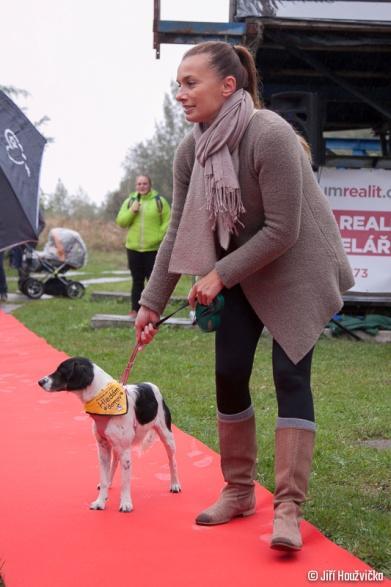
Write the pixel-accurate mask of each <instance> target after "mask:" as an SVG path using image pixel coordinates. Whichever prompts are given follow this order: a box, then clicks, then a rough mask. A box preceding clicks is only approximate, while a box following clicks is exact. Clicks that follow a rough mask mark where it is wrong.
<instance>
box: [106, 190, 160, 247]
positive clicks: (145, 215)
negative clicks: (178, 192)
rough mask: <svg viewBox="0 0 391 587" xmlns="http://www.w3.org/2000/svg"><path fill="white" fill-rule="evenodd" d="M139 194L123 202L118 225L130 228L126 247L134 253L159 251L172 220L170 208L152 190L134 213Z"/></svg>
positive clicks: (117, 220) (131, 195)
mask: <svg viewBox="0 0 391 587" xmlns="http://www.w3.org/2000/svg"><path fill="white" fill-rule="evenodd" d="M136 200H137V192H133V193H131V194H130V196H128V197H127V198H126V200H125V201H124V202H123V204H122V206H121V208H120V211H119V212H118V215H117V218H116V220H115V221H116V223H117V224H118V225H119V226H121V228H128V229H129V230H128V234H127V237H126V243H125V246H126V248H127V249H131V250H132V251H138V252H139V253H146V252H149V251H157V250H158V248H159V245H160V243H161V242H162V240H163V238H164V235H165V234H166V231H167V227H168V223H169V220H170V206H169V204H168V202H167V200H166V199H165V198H162V196H159V194H158V193H157V191H156V190H151V191H150V192H149V193H148V194H146V195H145V196H141V198H140V209H139V211H138V212H132V211H131V209H130V208H131V207H132V204H133V202H135V201H136Z"/></svg>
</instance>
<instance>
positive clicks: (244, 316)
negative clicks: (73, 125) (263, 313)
mask: <svg viewBox="0 0 391 587" xmlns="http://www.w3.org/2000/svg"><path fill="white" fill-rule="evenodd" d="M222 293H223V295H224V300H225V305H224V310H223V314H222V321H221V326H220V328H219V329H218V330H217V332H216V395H217V408H218V410H219V412H221V413H223V414H237V413H238V412H242V411H243V410H246V409H247V408H248V407H249V406H250V405H251V397H250V389H249V381H250V376H251V371H252V367H253V362H254V355H255V350H256V347H257V344H258V340H259V338H260V336H261V333H262V330H263V324H262V322H261V320H260V319H259V318H258V316H257V315H256V314H255V312H254V310H253V309H252V307H251V306H250V304H249V302H248V301H247V299H246V297H245V295H244V293H243V291H242V289H241V287H240V286H239V285H237V286H235V287H233V288H231V289H229V290H224V291H223V292H222ZM312 353H313V349H311V351H309V353H308V354H307V355H306V356H305V357H304V358H303V359H302V360H301V361H300V362H299V363H297V365H295V364H294V363H292V361H291V360H290V359H289V358H288V357H287V355H286V354H285V352H284V351H283V349H282V348H281V347H280V345H279V344H278V343H277V342H276V341H275V340H273V351H272V364H273V378H274V385H275V388H276V394H277V404H278V416H279V417H280V418H301V419H304V420H310V421H312V422H313V421H314V419H315V418H314V405H313V399H312V392H311V360H312Z"/></svg>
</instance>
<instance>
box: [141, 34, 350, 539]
mask: <svg viewBox="0 0 391 587" xmlns="http://www.w3.org/2000/svg"><path fill="white" fill-rule="evenodd" d="M178 85H179V90H178V94H177V100H178V101H179V102H180V103H181V104H182V106H183V109H184V112H185V116H186V119H187V120H188V121H189V122H193V123H195V124H194V127H193V132H191V133H190V134H189V135H187V136H186V137H185V138H184V139H183V141H182V142H181V144H180V145H179V147H178V149H177V152H176V157H175V161H174V195H173V207H172V216H171V224H170V227H169V230H168V232H167V235H166V237H165V240H164V241H163V244H162V246H161V248H160V250H159V253H158V256H157V259H156V263H155V268H154V271H153V273H152V276H151V279H150V280H149V283H148V285H147V287H146V289H145V290H144V292H143V294H142V297H141V309H140V311H139V313H138V316H137V319H136V331H137V339H138V341H139V342H140V344H146V343H149V342H150V341H151V340H152V337H153V336H154V335H155V333H156V330H155V328H154V327H153V324H154V323H155V322H156V321H157V320H158V319H159V316H160V314H161V313H162V311H163V309H164V307H165V305H166V303H167V301H168V299H169V296H170V294H171V292H172V291H173V289H174V287H175V284H176V283H177V281H178V279H179V277H180V275H181V274H191V275H196V276H201V277H200V278H199V279H198V281H197V282H196V283H195V285H194V286H193V287H192V289H191V291H190V293H189V301H190V303H191V305H192V306H194V305H195V303H196V302H199V303H201V304H209V303H210V302H211V301H212V300H213V299H214V298H215V297H216V295H217V294H219V293H220V292H222V293H223V295H224V298H225V306H224V310H223V315H222V323H221V326H220V328H219V329H218V331H217V332H216V369H215V371H216V373H215V375H216V396H217V420H218V431H219V442H220V453H221V467H222V472H223V475H224V479H225V481H226V485H225V487H224V489H223V491H222V492H221V494H220V496H219V498H218V500H217V502H216V503H214V504H213V505H212V506H210V507H209V508H207V509H206V510H205V511H203V512H202V513H200V514H199V515H198V516H197V518H196V522H197V523H198V524H206V525H214V524H223V523H226V522H229V521H230V520H231V519H232V518H234V517H238V516H247V515H250V514H253V513H254V511H255V495H254V476H255V466H256V436H255V420H254V412H253V408H252V404H251V396H250V390H249V380H250V376H251V371H252V366H253V359H254V353H255V349H256V346H257V343H258V340H259V337H260V335H261V332H262V329H263V327H264V326H266V327H267V329H268V330H269V332H270V333H271V334H272V336H273V357H272V361H273V376H274V383H275V387H276V395H277V404H278V418H277V422H276V445H275V451H276V452H275V498H274V510H275V515H274V526H273V536H272V539H271V546H272V547H273V548H282V549H288V550H298V549H300V548H301V546H302V539H301V534H300V518H301V507H300V506H301V504H302V503H303V501H304V500H305V497H306V492H307V486H308V480H309V476H310V471H311V463H312V455H313V447H314V437H315V418H314V408H313V401H312V392H311V386H310V375H311V359H312V353H313V348H314V345H315V343H316V341H317V339H318V337H319V335H320V333H321V332H322V329H323V328H324V325H325V324H326V323H327V321H328V320H329V318H330V317H331V316H332V315H333V314H334V313H335V312H337V311H338V310H339V309H340V308H341V306H342V298H341V292H343V291H345V290H347V289H349V288H350V287H351V286H352V285H353V277H352V272H351V269H350V267H349V264H348V261H347V258H346V255H345V253H344V250H343V247H342V243H341V239H340V236H339V231H338V228H337V225H336V222H335V220H334V217H333V214H332V211H331V209H330V207H329V204H328V202H327V199H326V197H325V196H324V195H323V193H322V192H321V190H320V188H319V186H318V184H317V182H316V180H315V178H314V175H313V172H312V169H311V165H310V162H309V160H308V156H307V154H306V153H305V151H304V149H303V147H302V145H301V144H300V142H299V140H298V137H297V135H296V134H295V132H294V131H293V129H292V128H291V126H290V125H289V124H288V123H287V122H285V121H284V120H283V119H282V118H280V117H279V116H278V115H277V114H275V113H273V112H271V111H269V110H266V109H263V108H261V107H260V104H259V98H258V94H257V77H256V69H255V64H254V61H253V58H252V56H251V54H250V53H249V52H248V51H247V50H246V49H245V48H243V47H239V46H237V47H232V46H230V45H228V44H226V43H223V42H210V43H202V44H200V45H196V46H195V47H194V48H192V49H190V50H189V51H188V52H187V53H186V54H185V56H184V58H183V60H182V62H181V64H180V66H179V69H178Z"/></svg>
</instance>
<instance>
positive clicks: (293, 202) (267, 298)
mask: <svg viewBox="0 0 391 587" xmlns="http://www.w3.org/2000/svg"><path fill="white" fill-rule="evenodd" d="M194 147H195V143H194V137H193V135H192V133H190V134H188V135H187V136H186V137H185V138H184V139H183V140H182V142H181V143H180V145H179V147H178V149H177V152H176V156H175V160H174V193H173V203H172V213H171V223H170V226H169V229H168V232H167V234H166V237H165V239H164V241H163V243H162V245H161V247H160V249H159V253H158V256H157V258H156V262H155V267H154V270H153V272H152V275H151V278H150V280H149V281H148V284H147V286H146V288H145V290H144V292H143V294H142V296H141V300H140V303H141V304H143V305H145V306H147V307H149V308H151V309H152V310H154V311H156V312H158V313H160V314H161V313H162V312H163V310H164V308H165V306H166V304H167V301H168V299H169V297H170V294H171V293H172V291H173V289H174V288H175V285H176V283H177V281H178V279H179V277H180V275H179V274H177V273H170V271H169V264H170V257H171V252H172V249H173V245H174V242H175V236H176V232H177V228H178V226H179V223H180V220H181V215H182V211H183V206H184V203H185V200H186V195H187V189H188V185H189V181H190V176H191V172H192V168H193V163H194V157H195V155H194ZM239 184H240V187H241V193H242V201H243V204H244V207H245V209H246V212H245V214H244V215H243V216H242V217H241V220H242V222H243V223H244V227H243V228H242V229H241V230H240V232H239V235H238V236H236V237H233V238H232V243H231V244H232V247H230V249H234V250H232V251H231V252H229V253H228V254H226V255H225V256H222V257H221V258H220V259H219V260H218V261H217V262H216V264H215V269H216V270H217V272H218V274H219V276H220V278H221V280H222V281H223V283H224V285H225V287H227V288H231V287H233V286H234V285H236V284H240V285H241V287H242V289H243V292H244V294H245V296H246V297H247V299H248V301H249V303H250V304H251V306H252V307H253V309H254V310H255V312H256V314H257V315H258V316H259V318H260V320H261V321H262V322H263V323H264V324H265V326H266V327H267V329H268V330H269V332H270V333H271V335H272V336H273V338H274V339H275V340H276V341H277V342H278V343H279V344H280V346H281V347H282V348H283V349H284V351H285V352H286V354H287V355H288V357H289V358H290V359H291V360H292V361H293V362H294V363H298V362H299V361H300V360H301V359H302V358H303V357H304V356H305V355H306V354H307V352H308V351H309V350H310V349H311V348H312V347H313V346H314V344H315V343H316V341H317V339H318V338H319V336H320V334H321V332H322V330H323V328H324V326H325V324H327V322H328V321H329V319H330V318H331V317H332V316H333V315H334V314H335V313H336V312H337V311H338V310H340V309H341V307H342V303H343V302H342V297H341V293H343V292H344V291H346V290H348V289H349V288H350V287H352V285H353V284H354V280H353V274H352V271H351V268H350V265H349V262H348V259H347V257H346V254H345V252H344V249H343V246H342V241H341V237H340V233H339V230H338V226H337V224H336V221H335V219H334V215H333V213H332V210H331V208H330V205H329V202H328V200H327V198H326V196H325V195H324V194H323V192H322V190H321V189H320V187H319V185H318V183H317V181H316V178H315V176H314V173H313V171H312V168H311V165H310V163H309V161H308V157H307V155H306V154H305V152H304V150H303V148H302V147H301V145H300V144H299V142H298V139H297V136H296V134H295V133H294V131H293V129H292V128H291V126H290V125H289V124H288V123H287V122H286V121H285V120H284V119H282V118H281V117H280V116H279V115H278V114H276V113H274V112H272V111H270V110H266V109H262V110H259V111H257V112H256V113H255V115H254V116H253V117H252V119H251V121H250V123H249V125H248V127H247V129H246V132H245V134H244V136H243V138H242V141H241V143H240V147H239ZM192 222H194V223H195V226H197V217H194V219H192ZM209 229H210V228H209V226H197V231H198V238H197V239H196V241H197V242H194V247H195V249H196V251H197V254H198V255H202V254H203V251H202V243H203V235H204V234H205V231H207V230H209ZM186 254H187V252H186V251H183V255H184V257H185V256H186ZM238 344H240V342H239V341H238Z"/></svg>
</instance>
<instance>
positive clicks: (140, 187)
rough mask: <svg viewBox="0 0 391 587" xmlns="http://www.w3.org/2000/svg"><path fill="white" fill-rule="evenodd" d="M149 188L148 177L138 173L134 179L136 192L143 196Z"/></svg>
mask: <svg viewBox="0 0 391 587" xmlns="http://www.w3.org/2000/svg"><path fill="white" fill-rule="evenodd" d="M150 189H151V185H150V183H149V179H148V177H145V176H144V175H139V177H137V179H136V192H138V193H139V194H141V195H142V196H145V195H146V194H147V193H148V192H149V190H150Z"/></svg>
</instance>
